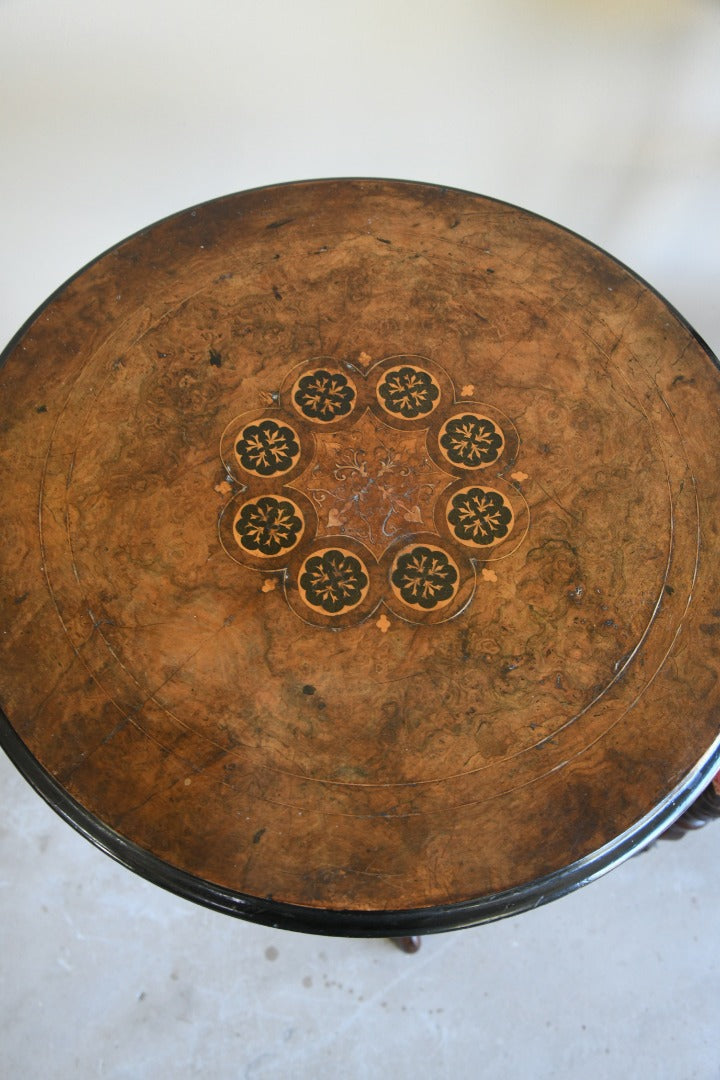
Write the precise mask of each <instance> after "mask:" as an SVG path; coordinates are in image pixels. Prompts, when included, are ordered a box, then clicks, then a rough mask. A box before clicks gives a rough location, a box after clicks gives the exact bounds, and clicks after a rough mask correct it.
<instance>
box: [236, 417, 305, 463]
mask: <svg viewBox="0 0 720 1080" xmlns="http://www.w3.org/2000/svg"><path fill="white" fill-rule="evenodd" d="M235 451H236V453H237V456H238V459H239V461H240V464H241V465H242V467H243V469H247V471H248V472H252V473H256V474H257V475H258V476H277V475H278V474H279V473H284V472H287V471H288V469H291V468H292V467H293V464H294V462H295V459H296V458H297V456H298V454H299V453H300V445H299V443H298V439H297V435H296V433H295V432H294V431H293V429H292V428H291V427H287V426H286V425H285V424H278V422H277V421H276V420H261V421H260V422H259V423H257V424H248V426H247V427H245V428H243V430H242V432H241V434H240V438H239V439H238V441H237V443H236V444H235Z"/></svg>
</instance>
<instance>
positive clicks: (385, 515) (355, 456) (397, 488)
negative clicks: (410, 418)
mask: <svg viewBox="0 0 720 1080" xmlns="http://www.w3.org/2000/svg"><path fill="white" fill-rule="evenodd" d="M425 436H426V432H425V431H398V430H397V429H395V428H391V427H388V425H387V424H384V423H383V422H382V421H381V420H379V419H378V418H377V417H375V416H374V415H373V414H372V413H371V412H365V413H364V414H363V416H362V417H361V418H360V420H358V422H357V424H356V425H355V427H354V428H352V429H351V430H349V431H339V432H335V433H333V434H330V433H321V434H320V435H318V436H317V451H316V458H315V461H314V462H313V464H312V466H311V467H310V469H309V471H308V473H307V476H306V477H305V478H304V483H303V486H304V487H305V489H306V490H307V492H308V494H309V495H310V497H311V498H312V500H313V502H314V503H315V506H316V507H317V514H318V532H319V533H324V534H326V535H327V534H333V533H338V532H340V533H346V534H348V535H350V536H354V537H355V539H356V540H360V541H361V542H362V543H364V544H366V545H367V546H368V547H369V548H370V550H371V551H372V552H373V553H374V555H375V556H376V557H377V558H380V556H381V555H382V553H383V551H384V550H385V548H386V547H387V546H388V544H389V543H390V541H391V540H393V539H395V538H396V537H397V536H399V535H401V534H403V533H407V532H408V531H413V532H416V531H420V530H433V529H434V528H435V525H434V509H435V496H436V492H437V491H438V490H440V489H441V488H443V487H446V486H447V482H448V476H447V473H446V472H444V471H443V470H442V469H439V468H438V466H437V465H435V464H434V463H433V462H432V461H431V459H430V457H429V456H428V453H427V450H426V446H425Z"/></svg>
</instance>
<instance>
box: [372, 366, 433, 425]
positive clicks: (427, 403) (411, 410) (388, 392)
mask: <svg viewBox="0 0 720 1080" xmlns="http://www.w3.org/2000/svg"><path fill="white" fill-rule="evenodd" d="M377 392H378V395H379V396H380V398H381V399H382V404H383V405H384V407H385V408H386V409H387V411H388V412H390V413H393V414H394V415H395V416H401V417H402V418H403V419H404V420H415V419H416V418H417V417H418V416H426V415H427V414H428V413H431V412H432V411H433V409H434V408H435V406H436V404H437V402H438V398H439V397H440V390H439V389H438V387H437V386H436V384H435V383H434V382H433V380H432V376H431V375H429V374H428V372H427V371H422V370H421V369H420V368H415V367H401V368H396V369H394V370H392V371H388V373H387V374H386V375H385V377H384V379H383V380H382V381H381V383H380V384H379V386H378V388H377Z"/></svg>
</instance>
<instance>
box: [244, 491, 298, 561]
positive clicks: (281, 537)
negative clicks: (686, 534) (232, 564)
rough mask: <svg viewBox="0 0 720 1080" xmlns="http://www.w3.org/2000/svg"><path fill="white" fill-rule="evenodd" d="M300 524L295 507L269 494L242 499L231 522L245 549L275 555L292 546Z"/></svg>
mask: <svg viewBox="0 0 720 1080" xmlns="http://www.w3.org/2000/svg"><path fill="white" fill-rule="evenodd" d="M302 528H303V522H302V518H301V517H300V514H299V511H298V508H297V507H296V506H295V505H294V504H293V503H291V502H288V501H287V500H285V499H276V498H275V497H274V496H272V495H263V496H262V497H261V498H259V499H256V500H255V501H253V502H248V503H245V505H244V506H243V508H242V509H241V511H240V514H239V515H238V519H237V521H236V522H235V531H236V533H237V537H238V540H239V542H240V544H241V546H242V547H244V548H245V550H246V551H251V552H256V553H257V554H259V555H267V556H272V555H279V554H280V552H281V551H286V550H289V549H290V548H292V547H294V546H295V544H296V543H297V540H298V537H299V535H300V533H301V532H302Z"/></svg>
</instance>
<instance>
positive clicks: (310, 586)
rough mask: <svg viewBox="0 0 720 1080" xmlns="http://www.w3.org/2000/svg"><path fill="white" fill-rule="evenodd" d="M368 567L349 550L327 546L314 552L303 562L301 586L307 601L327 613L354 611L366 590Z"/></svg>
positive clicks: (368, 581)
mask: <svg viewBox="0 0 720 1080" xmlns="http://www.w3.org/2000/svg"><path fill="white" fill-rule="evenodd" d="M369 584H370V578H369V576H368V572H367V567H366V566H365V565H364V564H363V563H362V561H361V560H360V559H358V558H357V557H356V556H355V555H353V554H352V553H351V552H349V551H345V550H343V549H342V548H328V549H327V550H325V551H319V552H317V553H316V554H315V555H311V556H310V557H309V558H308V559H306V560H305V562H304V563H303V565H302V568H301V571H300V578H299V585H300V589H301V591H302V594H303V599H304V600H305V603H307V604H310V606H311V607H315V608H321V609H322V610H323V611H324V612H325V613H326V614H328V615H335V614H338V613H339V612H341V611H351V610H352V609H353V608H355V607H357V606H358V604H359V603H360V601H361V600H362V599H363V597H364V596H365V594H366V592H367V588H368V585H369Z"/></svg>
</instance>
